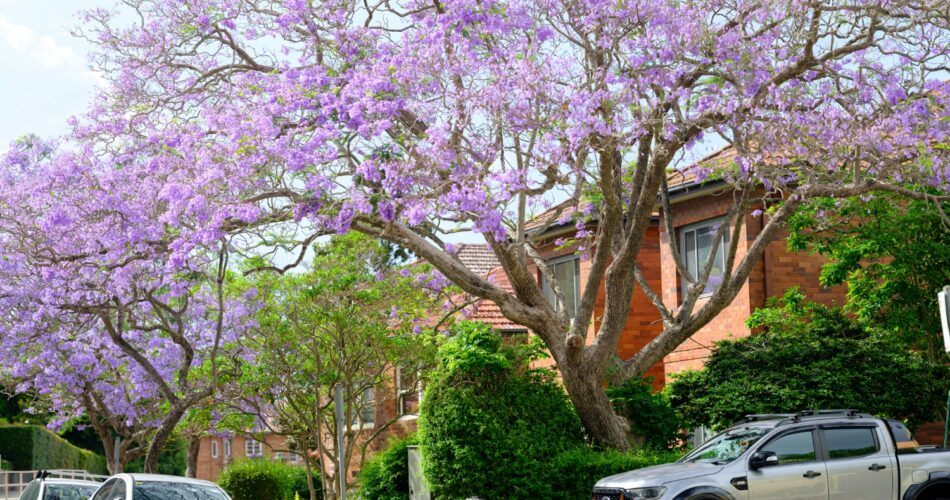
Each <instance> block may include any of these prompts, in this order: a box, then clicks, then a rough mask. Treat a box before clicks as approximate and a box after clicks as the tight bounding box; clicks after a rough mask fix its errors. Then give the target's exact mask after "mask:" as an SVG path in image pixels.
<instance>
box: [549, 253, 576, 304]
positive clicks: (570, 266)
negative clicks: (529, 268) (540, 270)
mask: <svg viewBox="0 0 950 500" xmlns="http://www.w3.org/2000/svg"><path fill="white" fill-rule="evenodd" d="M578 262H579V261H578V259H577V258H576V257H575V258H572V259H569V260H565V261H561V262H557V263H554V264H550V266H551V270H552V271H553V272H554V277H555V279H556V280H557V284H558V286H559V287H560V288H561V293H562V294H564V306H565V307H566V308H567V313H568V314H567V315H568V317H570V318H572V319H573V318H574V316H575V315H576V314H577V289H578V283H577V271H578ZM543 288H544V296H545V297H547V299H548V301H549V302H550V303H551V305H553V306H554V307H555V309H556V310H557V311H558V312H560V311H561V309H560V307H558V304H557V299H556V298H555V296H554V289H553V287H551V286H550V285H549V284H548V282H547V281H546V280H545V281H544V287H543Z"/></svg>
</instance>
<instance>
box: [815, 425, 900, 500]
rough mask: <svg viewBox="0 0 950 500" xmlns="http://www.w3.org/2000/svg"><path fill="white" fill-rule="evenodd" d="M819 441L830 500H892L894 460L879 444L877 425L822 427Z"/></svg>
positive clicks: (884, 447)
mask: <svg viewBox="0 0 950 500" xmlns="http://www.w3.org/2000/svg"><path fill="white" fill-rule="evenodd" d="M821 438H822V442H823V444H824V447H825V449H826V450H827V456H826V460H825V467H826V468H827V470H828V490H829V495H830V497H829V498H830V499H831V500H845V499H852V498H862V499H866V500H890V499H893V498H894V497H895V494H894V465H893V461H892V458H891V456H890V452H889V451H888V448H887V447H886V446H883V445H882V443H881V441H880V434H879V433H878V431H877V426H875V425H871V424H864V425H847V424H844V425H827V426H824V425H823V426H821Z"/></svg>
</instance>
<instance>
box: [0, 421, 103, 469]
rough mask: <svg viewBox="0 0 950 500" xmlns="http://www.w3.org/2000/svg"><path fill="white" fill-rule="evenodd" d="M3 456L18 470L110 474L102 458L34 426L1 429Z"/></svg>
mask: <svg viewBox="0 0 950 500" xmlns="http://www.w3.org/2000/svg"><path fill="white" fill-rule="evenodd" d="M0 456H2V457H3V459H4V460H9V461H10V463H11V464H12V466H13V468H14V469H16V470H40V469H76V470H84V471H87V472H91V473H94V474H107V470H106V460H105V458H104V457H102V456H101V455H97V454H95V453H93V452H91V451H89V450H84V449H82V448H78V447H76V446H73V445H71V444H69V443H68V442H66V440H64V439H63V438H61V437H59V436H57V435H55V434H53V433H52V432H50V431H48V430H46V429H45V428H43V427H37V426H33V425H3V426H0Z"/></svg>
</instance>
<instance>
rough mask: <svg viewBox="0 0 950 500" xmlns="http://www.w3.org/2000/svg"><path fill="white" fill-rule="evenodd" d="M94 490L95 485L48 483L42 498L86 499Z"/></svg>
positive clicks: (51, 499) (55, 499) (47, 499)
mask: <svg viewBox="0 0 950 500" xmlns="http://www.w3.org/2000/svg"><path fill="white" fill-rule="evenodd" d="M95 492H96V487H95V486H91V485H85V484H49V483H47V485H46V493H45V494H44V495H43V500H87V499H88V498H89V497H91V496H92V494H93V493H95Z"/></svg>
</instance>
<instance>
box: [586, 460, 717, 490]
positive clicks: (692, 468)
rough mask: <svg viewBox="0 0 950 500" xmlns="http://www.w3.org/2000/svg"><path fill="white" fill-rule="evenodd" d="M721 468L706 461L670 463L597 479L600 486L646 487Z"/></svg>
mask: <svg viewBox="0 0 950 500" xmlns="http://www.w3.org/2000/svg"><path fill="white" fill-rule="evenodd" d="M721 470H722V466H721V465H714V464H708V463H672V464H666V465H656V466H653V467H646V468H643V469H636V470H632V471H629V472H622V473H620V474H616V475H613V476H609V477H605V478H603V479H601V480H600V481H597V484H596V485H595V486H598V487H601V488H646V487H650V486H661V485H664V484H666V483H670V482H673V481H682V480H684V479H691V478H694V477H700V476H708V475H710V474H715V473H717V472H719V471H721Z"/></svg>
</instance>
